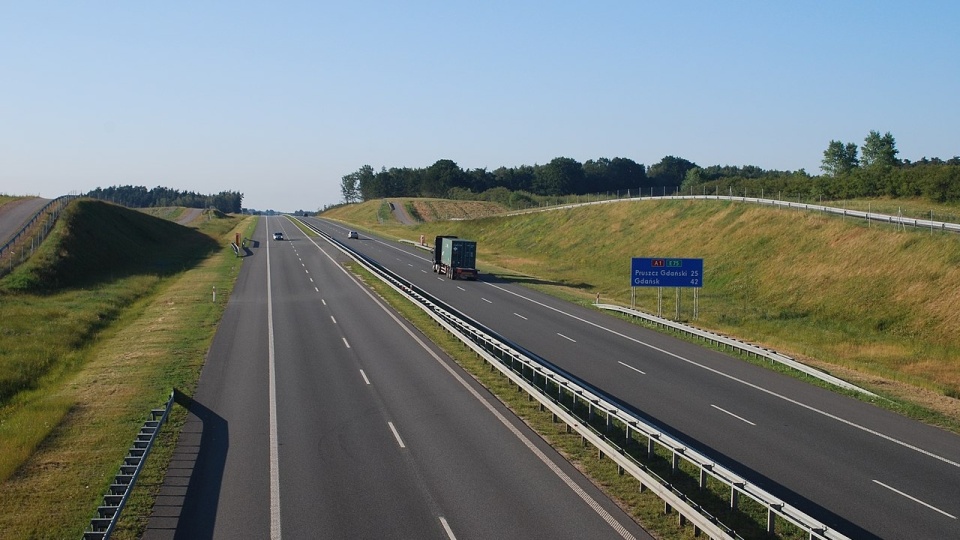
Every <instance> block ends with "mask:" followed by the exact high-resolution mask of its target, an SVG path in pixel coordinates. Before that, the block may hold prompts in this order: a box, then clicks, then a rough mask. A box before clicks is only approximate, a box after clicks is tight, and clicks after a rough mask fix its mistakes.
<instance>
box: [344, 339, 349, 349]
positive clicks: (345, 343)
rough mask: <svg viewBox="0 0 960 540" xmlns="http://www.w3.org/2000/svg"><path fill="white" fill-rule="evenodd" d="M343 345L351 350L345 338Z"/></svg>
mask: <svg viewBox="0 0 960 540" xmlns="http://www.w3.org/2000/svg"><path fill="white" fill-rule="evenodd" d="M343 344H344V345H346V346H347V348H348V349H349V348H350V344H349V343H347V338H343Z"/></svg>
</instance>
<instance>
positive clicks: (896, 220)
mask: <svg viewBox="0 0 960 540" xmlns="http://www.w3.org/2000/svg"><path fill="white" fill-rule="evenodd" d="M655 200H711V201H734V202H745V203H753V204H759V205H765V206H777V207H781V208H795V209H797V210H810V211H813V212H822V213H825V214H833V215H837V216H841V217H854V218H861V219H863V220H865V221H867V222H868V223H874V222H876V223H887V224H890V225H898V226H902V227H915V228H918V229H920V228H923V229H930V230H939V231H951V232H960V223H951V222H949V221H935V220H933V219H917V218H908V217H903V216H894V215H890V214H881V213H878V212H864V211H862V210H849V209H847V208H837V207H835V206H825V205H822V204H808V203H801V202H791V201H783V200H779V199H765V198H758V197H746V196H743V197H737V196H734V195H662V196H657V195H655V196H650V197H643V196H639V197H627V198H622V199H605V200H602V201H590V202H582V203H571V204H560V205H557V206H547V207H541V208H527V209H524V210H514V211H512V212H507V213H506V214H504V215H508V216H518V215H522V214H532V213H536V212H550V211H554V210H564V209H569V208H577V207H581V206H593V205H597V204H613V203H622V202H630V201H655Z"/></svg>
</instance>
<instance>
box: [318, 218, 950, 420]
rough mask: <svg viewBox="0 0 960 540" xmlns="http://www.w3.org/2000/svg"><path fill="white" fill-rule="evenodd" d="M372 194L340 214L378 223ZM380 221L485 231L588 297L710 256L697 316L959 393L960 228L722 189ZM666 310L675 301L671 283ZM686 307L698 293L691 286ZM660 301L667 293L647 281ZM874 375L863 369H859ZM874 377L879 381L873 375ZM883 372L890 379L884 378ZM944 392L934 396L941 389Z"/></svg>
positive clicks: (410, 233)
mask: <svg viewBox="0 0 960 540" xmlns="http://www.w3.org/2000/svg"><path fill="white" fill-rule="evenodd" d="M371 213H372V210H371V208H370V207H368V206H367V204H364V205H354V206H348V207H343V208H339V209H337V210H335V211H334V212H331V213H330V217H334V218H336V219H342V220H344V221H348V222H353V223H363V224H366V226H368V227H369V228H375V227H376V222H375V221H372V222H371V221H370V220H369V216H370V215H371ZM382 230H384V231H385V232H387V233H390V234H394V235H395V236H398V237H402V238H407V239H416V238H418V237H419V235H420V234H425V235H426V236H427V237H431V236H433V235H435V234H439V233H444V234H455V235H458V236H461V237H467V238H471V239H474V240H477V241H478V242H479V245H478V249H479V259H480V260H479V264H480V266H481V269H483V267H484V265H487V268H486V269H487V270H488V271H491V270H496V269H498V268H508V269H510V270H509V271H507V272H500V271H498V273H507V274H509V273H510V272H519V273H522V274H526V275H528V276H534V277H535V278H536V281H538V282H541V283H543V282H545V283H547V284H552V285H557V286H560V287H562V288H563V290H564V291H565V292H567V293H573V294H574V295H575V296H578V297H580V298H582V299H584V300H586V299H589V298H592V297H593V296H594V295H596V293H598V292H599V293H600V294H601V296H602V297H603V299H604V301H606V302H614V303H620V304H629V302H630V287H629V282H628V274H629V267H630V258H631V257H634V256H666V257H702V258H704V259H705V261H704V272H705V274H706V277H705V280H706V287H705V288H704V289H703V290H702V291H701V294H700V320H698V321H697V325H698V326H701V327H707V328H712V329H716V330H719V331H722V332H726V333H729V334H733V335H737V336H739V337H741V338H744V339H747V340H750V341H753V342H758V343H764V344H766V345H768V346H771V347H774V348H776V349H778V350H781V351H783V352H786V353H789V354H794V355H797V356H799V357H802V358H807V359H810V360H813V361H815V362H818V363H822V364H824V365H827V366H831V365H832V366H836V367H838V368H842V369H850V370H854V371H856V372H859V373H862V374H867V375H868V376H879V377H882V378H886V379H893V380H894V381H904V382H907V383H909V384H911V385H916V386H919V387H921V388H924V389H928V390H932V391H933V393H934V394H937V395H939V397H940V398H941V399H942V400H945V402H944V403H941V404H942V405H943V404H945V405H946V407H947V408H948V409H950V408H953V409H954V412H955V410H956V407H957V405H956V404H957V400H956V399H951V398H944V397H943V396H944V395H947V396H954V397H956V396H958V395H960V362H958V358H960V338H958V337H957V336H960V312H958V311H957V310H956V309H955V306H956V305H957V303H958V301H960V271H957V269H956V266H957V263H958V262H960V242H958V240H960V239H958V238H957V236H956V235H952V234H940V233H936V234H933V235H931V234H930V232H929V231H922V230H920V231H915V230H907V231H906V232H902V231H901V232H898V231H896V230H895V229H894V228H891V227H878V226H877V225H874V226H873V227H871V228H868V227H867V226H866V225H865V224H864V223H862V222H856V221H853V220H849V219H848V220H842V219H840V218H831V217H825V216H822V215H820V214H815V213H809V212H797V211H788V210H776V209H770V208H764V207H758V206H752V205H745V204H737V203H726V202H716V201H653V202H624V203H618V204H609V205H601V206H592V207H584V208H577V209H570V210H560V211H550V212H542V213H537V214H531V215H525V216H516V217H491V218H484V219H479V220H473V221H469V222H461V221H453V222H444V223H426V224H422V225H418V226H415V227H402V226H399V225H396V224H390V223H387V224H385V225H384V226H382ZM668 292H669V294H665V295H664V297H665V300H664V304H665V312H666V313H672V312H673V305H674V302H673V291H668ZM683 298H684V299H683V305H684V306H685V308H684V313H683V317H685V318H686V317H689V316H690V306H691V304H692V302H691V300H692V297H691V293H690V292H689V291H687V292H685V293H684V297H683ZM638 305H639V307H641V308H642V309H645V310H646V311H655V310H656V292H655V290H653V289H638ZM861 382H863V381H861ZM868 382H869V381H868ZM872 382H874V383H877V384H879V383H880V382H881V381H880V379H879V378H875V379H874V380H873V381H872ZM934 397H936V396H934Z"/></svg>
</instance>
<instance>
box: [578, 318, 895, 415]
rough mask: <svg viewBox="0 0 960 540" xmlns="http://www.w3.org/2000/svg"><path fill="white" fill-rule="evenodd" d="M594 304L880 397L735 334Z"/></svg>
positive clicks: (848, 388) (855, 390)
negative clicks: (711, 330)
mask: <svg viewBox="0 0 960 540" xmlns="http://www.w3.org/2000/svg"><path fill="white" fill-rule="evenodd" d="M593 306H594V307H596V308H599V309H605V310H609V311H618V312H620V313H625V314H627V315H631V316H633V317H637V318H640V319H644V320H646V321H647V322H650V323H653V324H656V325H658V326H662V327H665V328H670V329H672V330H675V331H677V332H680V333H683V334H687V335H688V336H692V337H695V338H697V339H701V340H703V341H707V342H709V343H713V344H714V345H716V346H718V347H724V348H726V347H729V348H731V349H733V350H736V351H739V352H741V353H744V354H747V355H753V356H756V357H762V358H766V359H768V360H772V361H774V362H777V363H779V364H783V365H785V366H789V367H791V368H793V369H795V370H797V371H800V372H802V373H805V374H807V375H809V376H811V377H814V378H816V379H820V380H821V381H824V382H827V383H830V384H832V385H834V386H838V387H840V388H843V389H845V390H851V391H854V392H860V393H862V394H864V395H867V396H870V397H879V396H877V395H876V394H874V393H873V392H870V391H869V390H865V389H863V388H860V387H859V386H856V385H854V384H851V383H849V382H847V381H845V380H843V379H840V378H837V377H834V376H833V375H830V374H829V373H825V372H823V371H820V370H818V369H816V368H812V367H810V366H808V365H806V364H804V363H802V362H798V361H796V360H794V359H793V358H791V357H789V356H787V355H785V354H780V353H778V352H777V351H774V350H772V349H766V348H764V347H760V346H758V345H753V344H751V343H747V342H745V341H740V340H739V339H736V338H732V337H728V336H723V335H720V334H717V333H714V332H710V331H708V330H702V329H700V328H697V327H695V326H690V325H688V324H683V323H680V322H676V321H671V320H669V319H664V318H662V317H657V316H656V315H651V314H649V313H645V312H643V311H639V310H636V309H630V308H626V307H622V306H617V305H614V304H593Z"/></svg>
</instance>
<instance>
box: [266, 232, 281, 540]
mask: <svg viewBox="0 0 960 540" xmlns="http://www.w3.org/2000/svg"><path fill="white" fill-rule="evenodd" d="M269 236H270V228H269V226H268V227H267V237H269ZM270 287H271V279H270V242H267V344H268V345H267V347H268V351H269V353H268V354H269V362H268V363H269V372H270V375H269V378H270V538H271V540H280V538H281V536H280V444H279V439H278V437H277V363H276V354H275V352H274V351H275V349H274V341H273V294H272V293H271V290H270Z"/></svg>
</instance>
